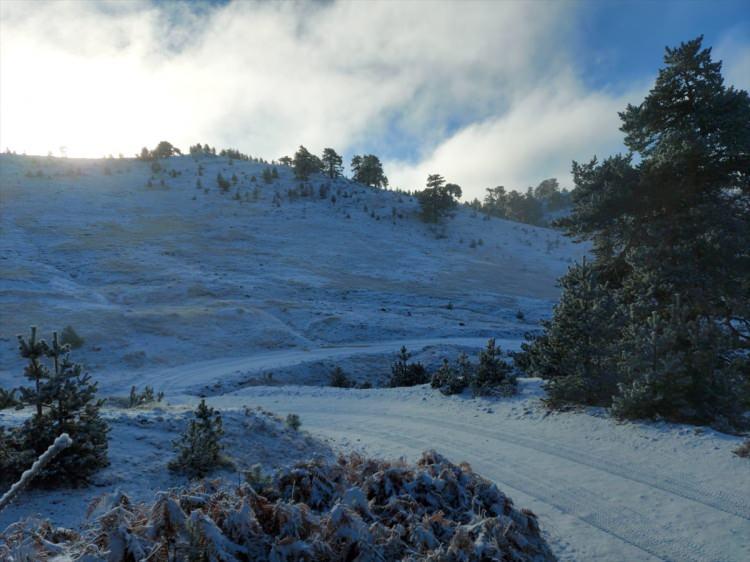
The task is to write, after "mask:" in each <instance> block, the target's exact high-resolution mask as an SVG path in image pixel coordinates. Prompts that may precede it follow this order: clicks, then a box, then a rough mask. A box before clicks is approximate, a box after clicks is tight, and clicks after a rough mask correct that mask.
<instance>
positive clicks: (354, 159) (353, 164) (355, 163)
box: [349, 154, 362, 181]
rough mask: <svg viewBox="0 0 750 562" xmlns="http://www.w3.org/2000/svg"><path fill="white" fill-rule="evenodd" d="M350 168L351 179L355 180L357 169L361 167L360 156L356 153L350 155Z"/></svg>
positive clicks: (357, 173)
mask: <svg viewBox="0 0 750 562" xmlns="http://www.w3.org/2000/svg"><path fill="white" fill-rule="evenodd" d="M349 166H350V168H351V170H352V179H353V180H355V181H357V176H358V175H359V170H360V169H361V168H362V157H361V156H360V155H358V154H355V155H354V156H352V161H351V164H350V165H349Z"/></svg>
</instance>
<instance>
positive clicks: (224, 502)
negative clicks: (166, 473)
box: [0, 452, 554, 562]
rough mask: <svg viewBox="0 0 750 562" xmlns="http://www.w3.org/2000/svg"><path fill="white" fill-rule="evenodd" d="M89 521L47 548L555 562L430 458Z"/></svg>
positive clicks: (459, 476)
mask: <svg viewBox="0 0 750 562" xmlns="http://www.w3.org/2000/svg"><path fill="white" fill-rule="evenodd" d="M94 515H95V516H96V518H95V522H94V524H93V525H92V526H91V527H90V528H89V529H88V530H86V531H84V533H83V535H81V536H77V537H68V538H67V539H65V540H63V541H60V543H59V544H55V545H53V546H55V547H56V548H57V549H60V550H64V551H65V552H67V553H79V554H80V553H83V552H85V553H87V554H88V555H89V558H87V560H89V561H94V560H108V561H120V560H123V561H124V560H132V559H136V560H137V559H141V558H139V557H142V558H147V559H148V560H152V561H163V562H166V561H168V560H186V559H190V560H217V561H219V560H220V561H227V562H231V561H241V562H245V561H249V560H267V561H279V562H283V561H293V560H294V561H296V560H330V561H338V560H341V561H343V560H359V561H363V562H364V561H370V560H372V561H375V560H408V561H412V560H413V561H416V560H430V561H434V562H437V561H441V562H443V561H444V562H453V561H455V562H458V561H470V560H513V561H531V560H533V561H547V560H554V556H553V555H552V554H551V552H550V550H549V548H548V546H547V544H546V542H545V541H544V539H543V538H542V536H541V533H540V529H539V525H538V523H537V519H536V516H535V515H534V514H533V513H531V512H530V511H527V510H518V509H516V508H514V507H513V502H512V501H511V500H510V498H508V497H507V496H506V495H505V494H503V493H502V492H501V491H500V490H499V489H498V488H497V486H496V485H495V484H493V483H492V482H490V481H488V480H486V479H484V478H482V477H481V476H479V475H477V474H475V473H474V472H473V471H472V470H471V468H470V467H469V466H468V465H467V464H462V465H455V464H452V463H450V462H449V461H447V460H446V459H445V458H443V457H442V456H440V455H439V454H437V453H435V452H426V453H423V455H422V458H421V459H420V460H419V461H418V462H417V463H416V465H408V464H406V463H405V462H403V461H397V462H383V461H378V460H373V459H367V458H363V457H361V456H358V455H356V454H354V455H351V456H348V457H342V458H340V459H339V460H338V462H336V463H333V464H332V463H328V462H324V461H308V462H304V463H299V464H297V465H296V466H295V467H294V468H292V469H289V470H286V471H283V472H280V473H279V474H277V476H276V477H275V478H274V480H273V481H272V482H269V483H266V484H265V485H264V486H263V487H262V488H261V489H260V490H258V489H257V488H256V489H254V488H253V487H252V486H250V485H248V484H242V485H240V486H239V487H237V488H234V489H231V490H230V489H222V488H220V487H218V486H217V485H216V483H214V482H207V481H204V482H203V483H201V484H197V485H194V486H192V487H190V488H187V489H183V490H176V491H170V492H165V493H160V494H159V495H158V496H157V498H156V501H155V502H154V503H153V504H152V505H142V504H141V505H132V504H131V503H130V502H129V500H127V498H125V497H124V496H122V495H116V496H114V499H109V500H103V501H101V502H99V504H98V506H96V509H95V510H94ZM20 529H21V530H20V531H19V528H16V530H15V531H14V533H13V534H10V535H5V536H2V535H0V538H4V539H5V541H6V544H7V548H16V547H17V546H18V545H21V544H24V541H26V544H37V543H34V542H33V541H32V540H31V539H30V537H32V536H35V537H37V540H46V541H48V542H49V541H50V539H49V537H51V536H52V533H51V531H50V530H49V529H51V528H50V527H49V525H47V527H44V526H43V525H40V526H38V528H37V529H31V528H30V527H29V526H27V527H20ZM24 529H25V531H24ZM39 529H42V531H39ZM44 529H48V530H47V531H44V532H43V530H44ZM6 532H7V531H6ZM33 533H36V535H33ZM0 554H1V553H0Z"/></svg>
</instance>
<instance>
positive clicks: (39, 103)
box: [0, 2, 568, 157]
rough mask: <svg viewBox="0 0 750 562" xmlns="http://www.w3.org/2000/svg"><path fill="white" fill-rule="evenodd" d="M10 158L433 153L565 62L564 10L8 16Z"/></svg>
mask: <svg viewBox="0 0 750 562" xmlns="http://www.w3.org/2000/svg"><path fill="white" fill-rule="evenodd" d="M1 21H2V23H1V25H2V28H1V29H0V67H1V68H2V70H1V72H2V80H1V81H0V114H1V115H2V117H3V118H2V120H1V122H0V143H2V144H3V147H4V146H12V147H13V148H16V149H18V150H26V151H29V152H34V151H35V152H46V151H47V150H48V149H52V150H56V149H57V147H58V146H60V145H67V146H68V148H69V153H70V154H76V153H77V154H91V155H97V156H98V155H101V154H104V153H108V152H119V151H123V152H128V153H132V152H133V151H136V150H138V148H139V147H140V146H142V145H143V144H153V143H155V142H156V141H158V140H160V139H162V138H164V137H167V138H169V139H170V140H172V141H173V142H175V143H176V144H178V145H182V146H185V145H186V144H188V143H192V142H196V141H202V142H206V141H208V142H211V143H212V144H220V145H234V146H238V147H240V148H242V149H243V150H245V151H248V152H251V153H253V154H260V155H263V156H266V157H277V156H279V155H281V154H283V153H288V152H290V151H292V150H294V148H295V147H296V145H297V144H299V143H304V144H306V145H308V146H309V147H310V148H311V149H314V150H320V149H321V148H323V147H324V146H329V145H330V146H335V147H338V148H340V149H341V150H347V149H348V148H349V147H351V146H354V145H359V146H368V145H369V146H378V144H379V145H380V146H382V143H384V142H388V137H387V135H386V136H382V135H381V133H383V132H384V131H388V134H389V135H394V134H396V135H399V134H400V135H404V136H413V137H414V138H415V139H418V140H419V142H420V143H421V146H422V147H423V148H427V149H429V148H431V147H433V146H435V145H436V144H437V143H438V142H439V141H440V140H442V138H443V137H444V132H445V125H444V123H445V122H446V121H448V120H453V119H455V118H456V116H457V115H459V114H460V117H461V120H462V121H463V122H466V121H471V120H475V119H486V118H488V117H490V116H491V115H494V114H496V113H497V112H498V111H500V110H501V109H502V108H503V107H504V106H505V105H507V103H508V100H509V99H510V98H512V97H513V96H515V95H517V94H518V92H522V91H524V90H527V89H529V88H530V87H531V86H532V85H533V84H534V83H535V82H536V81H537V80H538V78H539V76H540V74H542V73H544V72H545V71H546V70H548V69H551V68H554V67H555V66H556V64H558V62H559V61H560V59H561V58H562V57H563V56H564V53H563V52H561V51H560V50H559V48H558V47H557V44H558V43H559V40H560V39H561V38H562V36H564V34H565V32H566V25H567V24H566V22H567V21H568V18H567V17H566V14H565V9H563V7H561V6H558V5H554V4H553V5H550V4H544V5H541V4H534V3H530V4H522V3H511V2H497V3H491V2H488V3H482V2H473V3H461V4H451V3H447V2H437V3H428V2H379V3H376V2H368V3H355V2H335V3H330V4H306V5H300V4H292V3H250V2H235V3H231V4H229V5H226V6H222V7H218V8H214V9H206V10H203V12H202V13H201V14H196V13H195V12H193V11H191V10H190V9H189V8H188V7H186V5H184V4H176V3H175V4H166V6H164V5H162V7H160V8H156V7H154V6H153V5H151V4H149V3H146V2H140V3H137V4H132V3H108V4H94V3H89V2H84V3H72V2H50V3H41V2H36V3H34V4H29V3H14V2H4V3H3V4H2V18H1Z"/></svg>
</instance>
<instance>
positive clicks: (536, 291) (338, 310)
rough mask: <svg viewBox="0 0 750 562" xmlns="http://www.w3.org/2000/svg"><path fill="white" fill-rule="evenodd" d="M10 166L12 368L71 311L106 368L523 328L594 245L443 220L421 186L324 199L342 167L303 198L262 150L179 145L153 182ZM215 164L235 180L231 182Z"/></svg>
mask: <svg viewBox="0 0 750 562" xmlns="http://www.w3.org/2000/svg"><path fill="white" fill-rule="evenodd" d="M199 165H200V166H202V168H203V175H202V176H201V177H199V176H198V175H197V173H198V166H199ZM0 167H1V172H0V173H1V174H2V175H1V176H0V185H2V192H1V194H0V195H1V197H2V203H3V204H2V222H1V225H0V228H2V232H1V233H0V234H1V235H0V244H1V245H2V246H1V249H0V252H2V257H3V259H2V275H3V279H4V280H5V283H4V294H5V296H4V298H3V300H2V303H0V314H2V316H3V318H4V319H5V321H4V322H3V326H2V339H0V359H2V362H1V363H2V365H3V368H7V367H9V366H14V365H15V364H16V363H14V361H15V349H14V348H15V334H16V333H21V332H23V331H25V330H26V329H27V328H28V325H29V324H30V323H35V324H37V325H39V326H40V327H41V328H42V329H44V330H51V329H53V328H57V329H61V328H62V327H63V326H66V325H71V326H73V327H74V328H75V329H76V330H77V331H78V332H79V333H80V334H81V335H82V336H83V337H84V338H85V340H86V343H87V345H86V346H85V347H84V348H83V349H82V350H81V351H80V352H79V359H82V360H84V362H85V363H87V364H88V365H89V366H90V368H91V369H92V370H93V371H94V372H97V373H98V372H101V371H102V370H104V369H105V368H106V370H111V369H112V368H113V367H119V366H122V367H123V368H127V369H141V368H145V367H154V366H174V365H179V364H181V363H186V362H191V361H197V360H203V359H215V358H226V357H231V356H241V355H244V354H247V353H249V352H252V351H260V350H268V349H291V348H296V349H312V348H316V347H320V346H328V345H335V344H344V343H363V342H369V341H383V340H401V339H410V340H415V339H421V338H432V339H434V338H467V337H468V338H476V337H483V338H486V337H489V336H498V337H503V336H507V335H512V336H513V337H517V336H518V335H519V334H521V333H522V332H523V331H524V330H525V329H529V328H532V327H533V325H534V323H535V322H536V321H537V320H538V318H539V316H540V315H543V314H547V313H548V312H549V309H550V305H551V300H552V299H554V298H555V297H556V294H557V290H556V288H555V279H556V278H557V277H558V276H559V275H561V274H562V273H564V271H565V270H566V268H567V266H568V265H569V263H571V261H572V260H574V259H577V258H578V257H579V256H580V255H581V251H582V249H581V248H580V247H579V246H576V245H574V244H572V243H570V241H568V240H567V239H564V238H562V237H561V236H559V234H558V233H557V232H554V231H551V230H547V229H543V228H536V227H531V226H526V225H522V224H518V223H512V222H508V221H502V220H496V219H492V220H489V221H484V220H482V218H481V217H479V216H472V214H471V212H469V211H467V210H465V209H460V210H458V211H457V213H456V215H455V217H454V218H452V219H449V220H448V221H447V223H446V224H445V225H444V226H443V227H431V226H428V225H425V224H424V223H422V222H420V221H419V220H418V218H417V216H416V214H417V209H418V205H417V203H416V202H415V201H414V200H413V199H412V198H410V197H407V196H402V195H399V194H396V193H393V192H389V191H378V190H374V189H371V188H368V187H365V186H362V185H358V184H354V183H352V182H349V181H348V180H345V179H340V180H337V181H333V182H330V190H329V193H328V194H327V196H326V197H325V198H324V199H321V198H320V195H319V188H320V185H321V184H323V183H329V182H328V181H327V180H326V178H323V177H316V178H314V179H313V180H311V181H310V182H309V185H311V186H312V191H314V193H313V194H312V196H308V197H298V198H295V199H294V200H291V201H290V199H289V195H288V192H289V190H290V189H297V187H298V185H299V182H298V181H295V180H294V178H293V175H292V171H291V170H290V169H289V168H285V167H282V166H280V167H279V175H280V178H279V179H278V180H276V181H275V182H274V183H272V184H266V183H264V182H263V180H262V179H261V173H262V171H263V169H264V168H265V166H264V165H261V164H255V163H251V162H243V161H234V162H233V163H232V164H231V165H230V164H229V163H228V160H227V159H226V158H205V159H202V160H201V161H200V162H198V163H196V162H195V161H194V160H193V159H192V158H189V157H173V158H170V159H168V160H166V161H163V167H164V170H163V171H162V172H161V173H160V174H156V175H155V178H154V179H153V180H151V183H152V186H153V187H150V188H149V187H147V183H148V182H149V179H150V177H151V176H152V172H151V168H150V163H148V162H138V161H133V160H99V161H93V160H92V161H83V160H63V159H51V160H48V159H45V158H36V159H33V158H30V157H26V158H25V157H14V156H2V161H1V166H0ZM171 170H175V171H176V172H177V173H178V174H180V175H178V176H177V177H171V176H170V174H169V173H168V172H170V171H171ZM39 173H41V174H42V177H37V174H39ZM217 173H221V174H222V175H223V176H225V177H226V178H227V179H229V178H230V177H231V176H232V174H235V175H236V176H237V178H238V183H237V186H236V187H235V186H233V187H232V188H231V189H230V191H229V193H227V194H223V193H221V191H220V189H219V188H218V187H217V184H216V176H217ZM27 174H30V175H32V177H27ZM78 174H80V175H78ZM253 176H255V177H256V178H257V181H256V182H252V181H251V178H252V177H253ZM198 179H200V181H201V183H202V185H203V186H204V189H196V181H197V180H198ZM160 180H163V181H164V184H165V185H163V186H162V185H161V182H160ZM255 186H257V187H258V191H257V200H254V198H253V190H254V188H255ZM237 192H239V193H240V197H241V198H242V200H241V201H237V200H235V199H234V196H235V193H237ZM277 194H278V197H279V198H280V206H277V205H276V204H275V203H274V197H275V196H276V195H277ZM331 196H334V197H335V203H334V202H332V200H331ZM246 198H249V200H246ZM394 212H395V215H394ZM518 310H523V311H524V312H525V313H526V320H527V322H528V324H525V323H523V322H520V321H519V320H518V319H517V318H516V312H517V311H518ZM99 349H101V350H103V351H101V352H100V351H97V350H99ZM104 356H106V358H105V357H104Z"/></svg>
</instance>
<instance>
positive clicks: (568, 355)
mask: <svg viewBox="0 0 750 562" xmlns="http://www.w3.org/2000/svg"><path fill="white" fill-rule="evenodd" d="M560 285H561V288H562V295H561V297H560V301H559V302H558V303H557V304H556V305H555V308H554V311H553V319H552V320H551V321H543V322H542V327H543V328H544V332H543V333H542V334H541V335H539V336H538V337H536V338H535V339H534V340H532V342H530V343H524V344H522V346H521V347H522V350H523V351H524V353H521V354H520V355H518V356H517V357H516V361H517V364H518V366H519V367H520V368H521V369H522V370H524V371H526V372H527V373H528V374H530V375H531V376H535V377H541V378H542V379H544V380H545V381H546V383H545V389H546V391H547V401H548V403H549V404H550V405H551V406H553V407H561V406H564V405H565V404H568V403H571V402H574V403H581V404H588V405H594V406H608V405H609V404H610V403H611V400H612V396H613V395H615V394H616V393H617V382H618V379H617V376H616V375H615V372H614V368H613V361H614V360H615V355H616V354H615V353H614V352H613V350H612V342H613V341H615V340H616V338H617V337H618V334H619V329H620V325H621V324H622V322H623V321H624V319H623V313H622V309H621V307H620V306H619V305H618V303H617V301H616V298H615V296H614V293H613V292H611V291H609V290H608V288H607V286H606V285H604V284H603V283H600V282H599V279H598V275H597V272H596V271H595V269H594V268H593V267H592V265H591V264H590V263H587V262H586V260H585V259H584V261H583V263H582V264H579V265H575V266H573V267H571V268H570V269H569V270H568V273H567V274H566V275H565V276H564V277H563V278H562V279H561V280H560Z"/></svg>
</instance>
